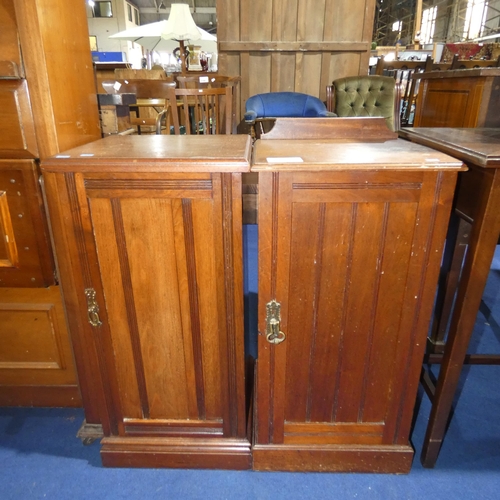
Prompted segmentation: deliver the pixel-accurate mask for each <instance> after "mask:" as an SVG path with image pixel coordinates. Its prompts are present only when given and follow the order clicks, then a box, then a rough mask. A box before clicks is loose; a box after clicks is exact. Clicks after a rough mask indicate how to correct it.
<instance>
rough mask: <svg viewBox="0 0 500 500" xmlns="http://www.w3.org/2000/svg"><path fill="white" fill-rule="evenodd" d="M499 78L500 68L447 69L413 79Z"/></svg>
mask: <svg viewBox="0 0 500 500" xmlns="http://www.w3.org/2000/svg"><path fill="white" fill-rule="evenodd" d="M485 76H488V77H498V76H500V68H469V69H452V70H450V69H447V70H442V71H425V72H423V73H415V74H414V75H412V78H413V79H415V80H425V79H427V80H437V79H441V78H472V77H485Z"/></svg>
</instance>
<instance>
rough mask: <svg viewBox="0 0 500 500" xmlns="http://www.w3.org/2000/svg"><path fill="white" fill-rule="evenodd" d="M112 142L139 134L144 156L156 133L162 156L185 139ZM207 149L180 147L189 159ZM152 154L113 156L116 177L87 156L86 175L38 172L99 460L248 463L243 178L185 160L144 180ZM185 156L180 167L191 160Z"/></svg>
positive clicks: (118, 462) (243, 141)
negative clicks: (98, 430) (94, 420)
mask: <svg viewBox="0 0 500 500" xmlns="http://www.w3.org/2000/svg"><path fill="white" fill-rule="evenodd" d="M221 137H222V136H221ZM110 139H111V138H110ZM116 139H117V140H118V141H121V140H124V141H125V142H127V141H133V140H134V139H138V141H137V143H141V144H143V146H144V150H145V151H147V152H148V153H149V154H151V155H155V154H157V153H158V151H159V150H160V149H161V146H160V142H163V139H165V141H164V142H165V143H166V146H165V150H164V153H163V154H168V151H171V150H172V149H175V146H174V143H176V144H177V143H179V144H180V143H181V142H180V141H178V140H177V139H178V137H177V138H170V137H164V138H163V137H162V138H158V137H147V136H146V137H141V136H136V137H134V138H132V137H128V138H119V137H117V138H116ZM195 139H196V138H195ZM236 140H237V141H238V143H239V144H243V145H245V144H246V140H247V138H245V137H239V138H236ZM188 141H189V139H186V140H185V141H184V142H188ZM101 142H102V143H104V149H105V150H108V151H109V150H110V151H112V150H113V146H112V141H110V142H108V140H105V141H99V143H101ZM195 142H197V141H195ZM201 142H203V141H201ZM215 142H217V139H216V140H215ZM230 142H231V140H229V141H227V140H226V139H222V138H221V140H220V141H219V144H218V145H216V146H217V148H220V146H221V144H222V143H224V144H225V145H226V146H227V148H228V150H230V149H231V146H230V144H229V143H230ZM106 145H108V148H106ZM153 146H154V147H153ZM155 148H156V149H155ZM119 149H120V153H123V152H124V150H123V148H119ZM133 149H134V148H133V146H132V145H129V146H125V150H126V151H128V152H130V151H132V150H133ZM203 149H204V148H203V145H202V146H200V147H199V148H196V147H189V144H187V145H186V148H185V149H184V153H183V155H184V156H186V157H187V156H189V155H190V154H193V155H194V157H197V156H201V155H202V153H201V151H203ZM83 150H85V151H87V150H88V151H90V149H87V148H85V147H83V148H82V149H81V150H80V151H83ZM93 151H95V150H93ZM89 154H91V153H89ZM125 154H126V153H125ZM69 155H70V156H74V155H72V154H71V153H69ZM77 156H78V154H77ZM96 156H97V154H96ZM159 156H160V157H161V156H162V154H160V155H159ZM148 160H149V159H148V158H146V159H144V160H141V159H139V160H134V159H133V158H131V159H127V160H125V164H127V165H120V162H116V161H115V162H112V161H110V163H114V167H115V169H116V168H118V169H121V172H116V171H114V172H112V173H110V172H105V170H106V167H105V166H102V165H97V166H92V158H90V159H89V164H90V165H91V166H90V167H89V168H90V169H93V170H94V171H93V172H84V173H81V172H78V171H76V172H70V171H69V172H65V173H44V177H45V186H46V191H47V198H48V202H49V209H50V216H51V221H52V224H53V231H54V240H55V247H56V253H57V257H58V261H59V263H60V266H61V271H63V270H64V273H63V272H61V281H62V286H63V291H64V295H65V300H66V305H67V308H68V311H69V313H68V314H69V322H70V329H71V331H72V335H73V340H74V346H75V352H78V355H77V358H78V359H79V360H80V366H79V373H80V376H81V378H82V379H83V380H84V383H85V385H86V386H88V387H91V388H92V391H91V392H92V393H93V394H92V398H93V401H90V402H87V404H89V405H90V407H91V409H92V408H97V411H98V412H99V414H100V419H101V422H102V425H103V429H104V434H105V438H104V439H103V441H102V444H103V446H102V449H101V456H102V460H103V463H104V465H107V466H127V467H128V466H132V467H133V466H138V467H139V466H142V467H190V468H192V467H202V468H234V469H245V468H249V467H250V442H249V440H248V439H247V436H246V412H245V393H244V369H245V366H244V347H243V290H242V287H243V271H242V240H241V238H242V236H241V235H242V225H241V174H239V173H234V174H233V173H231V172H229V173H217V172H201V171H198V172H195V173H190V172H179V171H175V170H176V166H178V164H179V163H181V161H172V162H170V163H169V162H168V160H163V161H162V162H161V163H160V164H159V165H158V166H157V167H156V168H157V169H158V170H162V171H158V172H155V173H152V172H151V171H149V172H144V171H143V172H141V170H147V169H148V167H151V163H148ZM189 161H191V162H192V163H194V166H193V165H189ZM189 161H188V162H187V163H188V164H187V167H186V164H184V165H182V166H181V169H184V170H189V168H190V167H193V168H194V167H196V166H197V165H196V160H189ZM199 161H200V164H201V165H202V166H201V167H199V168H198V170H203V169H204V168H205V165H204V160H203V159H200V160H199ZM56 163H57V160H56ZM60 163H61V162H60V161H59V164H60ZM247 164H248V163H247ZM169 165H170V166H171V168H169ZM85 167H86V165H85V162H84V163H83V165H82V167H81V168H82V169H83V170H86V168H85ZM68 169H71V167H68ZM76 170H78V169H76ZM126 170H134V172H129V173H124V171H126ZM168 170H173V172H168ZM177 170H179V169H178V168H177ZM103 171H104V173H103ZM96 368H97V372H96ZM85 392H88V391H85Z"/></svg>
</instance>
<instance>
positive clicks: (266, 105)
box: [245, 92, 335, 138]
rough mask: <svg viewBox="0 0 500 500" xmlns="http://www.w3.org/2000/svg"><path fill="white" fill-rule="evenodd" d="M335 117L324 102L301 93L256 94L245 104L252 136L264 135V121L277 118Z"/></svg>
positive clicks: (246, 118) (246, 116) (246, 119)
mask: <svg viewBox="0 0 500 500" xmlns="http://www.w3.org/2000/svg"><path fill="white" fill-rule="evenodd" d="M326 116H335V114H333V113H329V112H328V110H327V109H326V106H325V105H324V104H323V102H322V101H321V100H320V99H318V98H317V97H314V96H312V95H308V94H301V93H300V92H269V93H267V94H256V95H254V96H252V97H250V98H249V99H248V100H247V102H246V103H245V122H246V123H247V124H249V125H250V126H251V135H252V137H253V138H255V136H256V132H257V130H256V124H259V129H260V130H258V134H259V135H260V133H264V131H265V128H264V125H263V122H264V121H268V122H272V121H274V120H275V119H276V118H283V117H287V118H295V117H297V118H299V117H302V118H304V117H326Z"/></svg>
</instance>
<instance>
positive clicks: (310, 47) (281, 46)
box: [219, 41, 371, 52]
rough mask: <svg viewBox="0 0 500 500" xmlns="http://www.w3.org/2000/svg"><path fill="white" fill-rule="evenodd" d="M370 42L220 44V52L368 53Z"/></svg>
mask: <svg viewBox="0 0 500 500" xmlns="http://www.w3.org/2000/svg"><path fill="white" fill-rule="evenodd" d="M370 45H371V43H370V42H272V41H270V42H219V51H220V52H366V51H368V50H370Z"/></svg>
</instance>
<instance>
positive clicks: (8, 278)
mask: <svg viewBox="0 0 500 500" xmlns="http://www.w3.org/2000/svg"><path fill="white" fill-rule="evenodd" d="M0 47H1V49H2V50H1V54H0V405H27V406H31V405H36V406H75V405H76V406H78V405H81V398H80V395H79V388H78V384H77V378H76V370H75V366H74V361H73V356H72V353H71V349H70V347H69V346H70V344H69V336H68V332H67V329H66V325H65V320H64V312H63V307H62V298H61V293H60V289H59V287H58V282H57V277H56V275H55V265H54V258H53V254H52V250H51V245H50V237H49V231H48V225H47V220H46V215H45V210H44V207H43V201H42V192H41V189H40V185H39V177H40V170H39V159H40V158H46V157H48V156H50V155H54V154H56V153H58V152H59V151H61V150H63V149H68V148H71V147H74V146H77V145H80V144H84V143H86V142H89V141H92V140H95V139H98V138H99V137H100V129H99V116H98V111H97V99H96V95H95V85H94V80H93V69H92V60H91V55H90V51H89V45H88V29H87V17H86V11H85V5H84V3H83V2H81V1H80V0H69V1H66V2H59V1H58V0H16V1H14V0H0ZM49 287H50V288H49ZM42 311H44V312H42ZM25 348H26V349H25ZM96 423H98V422H96Z"/></svg>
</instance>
